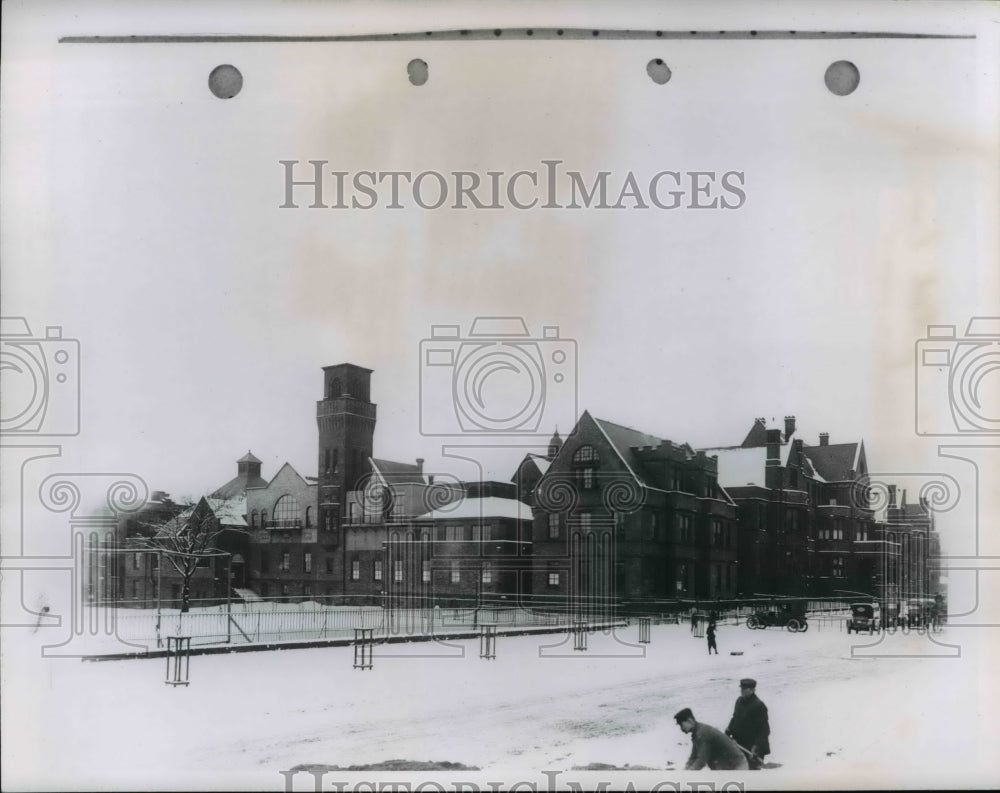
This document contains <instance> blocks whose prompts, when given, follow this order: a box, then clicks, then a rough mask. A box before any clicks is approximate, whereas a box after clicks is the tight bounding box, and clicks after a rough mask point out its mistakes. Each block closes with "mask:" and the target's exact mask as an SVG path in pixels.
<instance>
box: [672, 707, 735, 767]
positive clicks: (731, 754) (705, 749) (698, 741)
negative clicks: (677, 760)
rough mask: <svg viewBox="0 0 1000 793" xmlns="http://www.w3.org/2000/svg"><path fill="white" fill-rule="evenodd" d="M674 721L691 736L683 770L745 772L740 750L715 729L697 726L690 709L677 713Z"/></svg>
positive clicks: (701, 725)
mask: <svg viewBox="0 0 1000 793" xmlns="http://www.w3.org/2000/svg"><path fill="white" fill-rule="evenodd" d="M674 719H675V720H676V721H677V724H678V726H680V728H681V730H683V731H684V732H686V733H690V735H691V756H690V757H689V758H688V761H687V765H686V766H685V770H687V771H698V770H700V769H702V768H704V767H705V766H708V767H709V768H711V769H712V770H713V771H738V770H746V769H747V768H748V766H747V759H746V756H745V755H744V754H743V752H742V751H741V750H740V748H739V747H738V746H737V745H736V744H735V743H733V742H732V741H731V740H730V739H729V738H727V737H726V736H725V735H723V734H722V732H721V731H720V730H717V729H715V727H709V726H708V725H707V724H699V723H698V722H697V721H696V720H695V718H694V714H693V713H692V712H691V708H684V710H682V711H679V712H678V713H677V714H676V715H675V716H674Z"/></svg>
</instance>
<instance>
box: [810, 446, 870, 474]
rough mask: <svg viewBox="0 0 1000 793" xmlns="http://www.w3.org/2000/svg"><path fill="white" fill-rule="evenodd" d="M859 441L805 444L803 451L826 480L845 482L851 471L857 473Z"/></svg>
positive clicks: (859, 453)
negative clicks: (822, 444)
mask: <svg viewBox="0 0 1000 793" xmlns="http://www.w3.org/2000/svg"><path fill="white" fill-rule="evenodd" d="M861 447H862V444H861V443H831V444H829V445H828V446H807V447H806V448H805V449H804V451H805V454H806V457H808V458H809V460H810V462H811V463H812V466H813V468H815V469H816V472H817V473H818V474H819V475H820V476H822V477H823V479H825V480H826V481H827V482H845V481H847V480H848V479H851V471H854V472H855V475H856V474H857V473H858V468H859V462H860V458H861Z"/></svg>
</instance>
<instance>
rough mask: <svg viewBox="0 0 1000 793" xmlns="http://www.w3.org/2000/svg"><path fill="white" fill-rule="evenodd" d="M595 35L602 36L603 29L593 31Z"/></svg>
mask: <svg viewBox="0 0 1000 793" xmlns="http://www.w3.org/2000/svg"><path fill="white" fill-rule="evenodd" d="M593 35H595V36H600V35H601V31H599V30H595V31H594V32H593Z"/></svg>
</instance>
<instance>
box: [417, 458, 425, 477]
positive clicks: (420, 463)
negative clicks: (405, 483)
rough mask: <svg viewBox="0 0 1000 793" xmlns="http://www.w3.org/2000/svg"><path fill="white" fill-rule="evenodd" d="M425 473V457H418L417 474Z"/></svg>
mask: <svg viewBox="0 0 1000 793" xmlns="http://www.w3.org/2000/svg"><path fill="white" fill-rule="evenodd" d="M423 472H424V458H423V457H418V458H417V473H418V474H422V473H423Z"/></svg>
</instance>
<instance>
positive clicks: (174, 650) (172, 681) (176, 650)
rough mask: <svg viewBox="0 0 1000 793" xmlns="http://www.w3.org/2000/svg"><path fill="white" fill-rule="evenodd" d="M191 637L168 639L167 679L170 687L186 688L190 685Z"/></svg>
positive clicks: (165, 681) (166, 681)
mask: <svg viewBox="0 0 1000 793" xmlns="http://www.w3.org/2000/svg"><path fill="white" fill-rule="evenodd" d="M190 672H191V637H190V636H168V637H167V678H166V680H164V681H163V682H164V683H166V684H167V685H168V686H186V685H188V684H189V683H190V680H189V676H190Z"/></svg>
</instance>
